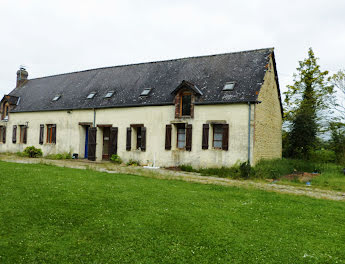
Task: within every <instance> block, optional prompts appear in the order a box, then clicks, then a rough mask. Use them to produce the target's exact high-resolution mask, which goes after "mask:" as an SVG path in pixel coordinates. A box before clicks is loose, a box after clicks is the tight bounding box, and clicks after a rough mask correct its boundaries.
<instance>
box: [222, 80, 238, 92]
mask: <svg viewBox="0 0 345 264" xmlns="http://www.w3.org/2000/svg"><path fill="white" fill-rule="evenodd" d="M235 85H236V82H227V83H225V85H224V87H223V90H222V91H233V90H234V88H235Z"/></svg>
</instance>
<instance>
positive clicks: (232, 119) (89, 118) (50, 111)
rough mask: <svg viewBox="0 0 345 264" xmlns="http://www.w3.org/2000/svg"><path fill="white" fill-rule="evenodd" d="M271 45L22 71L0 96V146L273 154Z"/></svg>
mask: <svg viewBox="0 0 345 264" xmlns="http://www.w3.org/2000/svg"><path fill="white" fill-rule="evenodd" d="M282 114H283V111H282V104H281V97H280V90H279V83H278V75H277V69H276V63H275V56H274V50H273V49H271V48H269V49H259V50H250V51H243V52H234V53H226V54H218V55H211V56H200V57H191V58H182V59H174V60H167V61H158V62H150V63H139V64H132V65H123V66H115V67H106V68H99V69H92V70H86V71H80V72H73V73H66V74H59V75H54V76H48V77H42V78H35V79H28V72H27V71H26V70H25V69H24V68H21V69H20V70H18V72H17V85H16V88H15V89H14V90H13V91H12V92H10V93H9V94H8V95H5V96H4V97H3V98H2V100H1V103H0V116H1V121H0V141H1V143H0V152H18V151H23V150H24V149H25V148H26V147H27V146H35V147H38V148H41V149H42V151H43V153H44V155H47V154H57V153H64V152H70V153H72V154H73V153H75V154H78V157H79V158H85V159H89V160H92V161H94V160H109V158H110V157H111V156H112V155H113V154H118V155H119V156H120V157H121V158H122V159H123V160H124V161H125V162H127V161H129V160H135V161H140V163H141V164H143V165H145V164H146V165H149V166H150V165H152V164H153V162H155V165H156V166H165V167H167V166H178V165H181V164H190V165H192V166H194V167H220V166H231V165H233V164H234V163H236V162H239V161H241V162H242V161H247V160H249V161H250V162H251V164H255V163H256V162H258V161H259V160H260V159H272V158H280V157H281V155H282V139H281V136H282V135H281V127H282Z"/></svg>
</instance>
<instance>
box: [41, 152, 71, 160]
mask: <svg viewBox="0 0 345 264" xmlns="http://www.w3.org/2000/svg"><path fill="white" fill-rule="evenodd" d="M45 158H46V159H52V160H62V159H72V155H71V153H68V152H64V153H58V154H49V155H47V156H45Z"/></svg>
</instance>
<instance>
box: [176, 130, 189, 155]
mask: <svg viewBox="0 0 345 264" xmlns="http://www.w3.org/2000/svg"><path fill="white" fill-rule="evenodd" d="M176 131H177V140H176V147H177V148H178V149H185V150H187V151H191V150H192V125H188V124H176Z"/></svg>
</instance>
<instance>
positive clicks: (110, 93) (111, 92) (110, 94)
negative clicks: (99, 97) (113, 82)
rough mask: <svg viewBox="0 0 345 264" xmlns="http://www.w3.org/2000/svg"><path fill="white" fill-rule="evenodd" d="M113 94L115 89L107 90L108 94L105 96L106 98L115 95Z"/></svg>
mask: <svg viewBox="0 0 345 264" xmlns="http://www.w3.org/2000/svg"><path fill="white" fill-rule="evenodd" d="M113 94H114V91H109V92H107V94H106V95H105V96H104V98H110V97H112V96H113Z"/></svg>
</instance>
